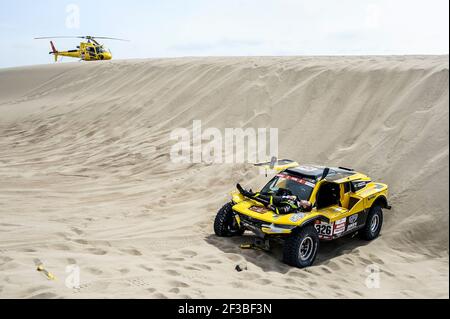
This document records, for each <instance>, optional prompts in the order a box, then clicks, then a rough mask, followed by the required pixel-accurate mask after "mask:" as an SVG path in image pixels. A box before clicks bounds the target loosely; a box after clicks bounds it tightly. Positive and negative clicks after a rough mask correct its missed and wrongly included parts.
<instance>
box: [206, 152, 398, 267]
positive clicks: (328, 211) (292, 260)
mask: <svg viewBox="0 0 450 319" xmlns="http://www.w3.org/2000/svg"><path fill="white" fill-rule="evenodd" d="M258 165H259V166H260V167H261V168H264V169H268V168H269V163H263V164H258ZM270 169H273V170H275V171H276V175H275V177H273V178H272V179H271V180H270V181H269V183H267V185H266V186H264V187H263V189H262V190H261V191H260V192H258V193H253V192H251V191H246V190H245V189H243V188H242V187H241V186H240V185H239V184H238V191H235V192H233V193H232V200H231V202H229V203H227V204H226V205H225V206H223V207H222V208H221V209H220V210H219V212H218V213H217V216H216V219H215V222H214V231H215V233H216V235H217V236H220V237H231V236H239V235H242V234H243V233H244V232H245V231H246V230H249V231H251V232H253V233H254V234H255V235H256V238H259V239H260V240H259V242H260V243H261V242H264V243H269V241H270V240H271V239H279V240H281V241H282V242H283V261H284V262H285V263H287V264H289V265H291V266H295V267H299V268H304V267H308V266H310V265H312V264H313V263H314V260H315V258H316V255H317V251H318V248H319V241H320V240H334V239H336V238H339V237H342V236H345V235H348V234H351V233H358V234H359V235H360V237H361V238H363V239H365V240H373V239H375V238H377V237H378V235H379V234H380V230H381V227H382V224H383V209H391V206H389V204H388V201H387V196H388V186H387V185H386V184H382V183H377V182H373V181H371V179H370V178H369V177H368V176H366V175H364V174H361V173H358V172H355V171H354V170H352V169H349V168H344V167H338V168H328V167H323V166H317V165H299V164H298V163H296V162H294V161H290V160H279V161H275V162H272V163H271V164H270ZM295 203H297V205H295ZM265 247H267V245H266V246H265Z"/></svg>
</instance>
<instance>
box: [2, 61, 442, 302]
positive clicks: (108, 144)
mask: <svg viewBox="0 0 450 319" xmlns="http://www.w3.org/2000/svg"><path fill="white" fill-rule="evenodd" d="M448 74H449V72H448V56H427V57H423V56H411V57H310V58H306V57H305V58H297V57H296V58H275V57H274V58H269V57H264V58H256V57H255V58H206V59H205V58H183V59H163V60H136V61H113V62H107V63H92V64H89V63H73V64H72V63H71V64H59V65H48V66H36V67H29V68H16V69H4V70H0V114H1V116H0V180H1V183H0V297H2V298H11V297H20V298H58V297H63V298H91V297H94V298H112V297H125V298H128V297H131V298H166V297H167V298H188V297H190V298H215V297H220V298H231V297H233V298H236V297H237V298H246V297H255V298H260V297H262V298H315V297H321V298H366V297H372V298H393V297H398V298H411V297H413V298H416V297H417V298H429V297H438V298H442V297H445V298H448V296H449V287H448V279H449V278H448V270H449V268H448V227H449V187H448V182H449V180H448V176H449V169H448V160H449V132H448V125H449V111H448V107H449V94H448V93H449V89H448V87H449V76H448ZM193 120H202V122H203V124H204V125H205V126H207V127H217V128H219V129H224V128H227V127H278V128H279V138H280V156H282V157H287V158H292V159H296V160H297V161H299V162H304V163H320V164H329V165H345V166H349V167H353V168H355V169H357V170H360V171H364V172H367V173H368V174H369V175H370V176H372V177H373V178H374V179H377V180H380V181H383V182H386V183H388V184H389V185H390V187H391V203H392V205H393V210H392V211H390V212H387V213H386V220H385V225H384V229H383V232H382V236H381V237H380V238H379V239H377V240H376V241H374V242H370V243H365V242H362V241H359V240H357V239H349V238H344V239H341V240H339V241H337V242H333V243H325V244H323V245H322V247H321V251H320V253H319V256H318V261H317V262H316V265H315V266H314V267H311V268H309V269H306V270H299V269H295V268H291V267H288V266H286V265H284V264H283V263H282V262H281V261H280V249H279V247H275V249H274V251H273V253H271V254H267V253H263V252H257V251H242V250H240V248H239V244H240V243H242V242H243V241H246V240H247V238H234V239H222V238H217V237H215V236H214V235H213V230H212V222H213V219H214V216H215V214H216V211H217V209H218V208H219V207H220V206H221V205H223V204H224V203H225V202H226V201H227V198H228V193H229V191H231V190H232V189H233V188H234V185H235V183H236V182H242V183H243V184H244V185H246V186H252V187H254V188H256V187H257V186H258V185H261V183H262V182H263V181H264V178H262V177H261V176H258V172H257V171H256V170H255V169H254V168H253V167H252V166H251V165H244V164H239V165H226V164H223V165H203V164H190V165H187V164H172V163H171V162H170V159H169V151H170V147H171V145H172V144H173V143H172V142H171V141H170V140H169V134H170V131H171V130H172V129H174V128H177V127H186V128H189V127H190V126H191V125H192V121H193ZM248 236H250V235H248ZM37 260H40V261H42V263H44V265H45V266H46V267H47V268H48V270H50V271H51V272H53V273H54V274H55V275H56V277H57V280H56V281H49V280H47V279H46V278H45V277H44V276H43V275H42V273H39V272H37V271H36V266H35V263H36V262H37ZM241 262H246V263H247V267H248V270H247V271H243V272H236V271H235V270H234V268H235V265H236V264H238V263H241ZM69 264H77V265H79V267H80V272H81V286H80V288H79V289H72V290H71V289H68V288H66V286H65V278H66V276H67V274H66V273H65V270H66V266H67V265H69ZM371 264H376V265H378V266H379V267H380V269H381V274H380V278H381V282H380V285H381V286H380V288H378V289H368V288H367V287H366V284H365V280H366V278H367V276H368V273H367V272H366V267H367V266H368V265H371Z"/></svg>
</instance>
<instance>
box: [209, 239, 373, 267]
mask: <svg viewBox="0 0 450 319" xmlns="http://www.w3.org/2000/svg"><path fill="white" fill-rule="evenodd" d="M254 238H255V236H253V235H251V234H250V233H248V232H246V233H245V234H244V236H241V237H231V238H221V237H217V236H216V235H209V236H207V237H206V239H205V240H206V242H207V243H209V244H211V245H213V246H215V247H217V248H219V249H220V250H222V251H223V252H224V253H227V254H236V255H240V256H242V257H243V258H244V259H245V261H246V262H248V263H252V264H255V265H256V266H258V267H260V268H261V269H262V270H263V271H276V272H279V273H283V274H285V273H287V272H288V271H289V270H291V269H292V267H291V266H288V265H286V264H284V263H283V245H282V243H281V242H278V241H271V242H270V246H271V249H270V251H269V252H266V251H260V250H255V249H242V248H240V245H241V244H244V243H252V242H253V239H254ZM367 244H368V242H367V241H363V240H361V239H359V238H358V236H354V237H353V238H352V235H349V236H346V237H343V238H339V239H336V240H333V241H321V242H320V247H319V252H318V254H317V257H316V260H315V262H314V266H321V265H323V266H327V265H328V264H330V263H331V262H332V260H333V258H335V257H338V256H341V255H345V254H348V253H351V252H353V251H355V250H356V249H357V248H359V247H362V246H365V245H367Z"/></svg>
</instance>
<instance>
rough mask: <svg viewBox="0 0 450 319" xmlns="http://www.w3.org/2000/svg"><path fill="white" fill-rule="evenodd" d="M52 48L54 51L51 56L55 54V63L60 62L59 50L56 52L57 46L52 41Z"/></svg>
mask: <svg viewBox="0 0 450 319" xmlns="http://www.w3.org/2000/svg"><path fill="white" fill-rule="evenodd" d="M50 46H51V47H52V51H51V52H49V54H53V55H54V56H55V62H58V50H56V47H55V44H54V43H53V41H50Z"/></svg>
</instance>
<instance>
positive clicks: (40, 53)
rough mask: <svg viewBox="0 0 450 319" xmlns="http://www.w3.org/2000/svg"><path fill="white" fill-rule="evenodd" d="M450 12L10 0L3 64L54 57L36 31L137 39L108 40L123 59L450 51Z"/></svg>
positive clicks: (311, 3)
mask: <svg viewBox="0 0 450 319" xmlns="http://www.w3.org/2000/svg"><path fill="white" fill-rule="evenodd" d="M448 12H449V1H448V0H241V1H238V0H150V1H143V0H127V1H123V0H122V1H119V0H95V1H92V0H73V1H64V0H63V1H61V0H39V1H36V0H14V1H1V2H0V38H1V40H2V41H1V50H0V67H9V66H19V65H29V64H43V63H51V62H52V58H51V57H50V56H49V55H48V51H49V50H50V47H49V44H48V42H47V41H36V40H33V38H34V37H36V36H55V35H98V36H113V37H124V38H127V39H130V40H131V42H129V43H122V42H114V41H106V42H105V45H106V46H108V47H109V48H110V49H111V50H112V52H113V55H114V58H118V59H124V58H146V57H176V56H211V55H214V56H217V55H220V56H228V55H238V56H245V55H374V54H375V55H378V54H448V47H449V40H448V39H449V13H448ZM78 17H79V19H78ZM55 42H56V46H57V49H58V50H66V49H74V48H75V46H76V45H77V40H67V39H64V40H60V39H57V40H56V41H55ZM64 61H73V60H70V59H68V58H65V60H64Z"/></svg>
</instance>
